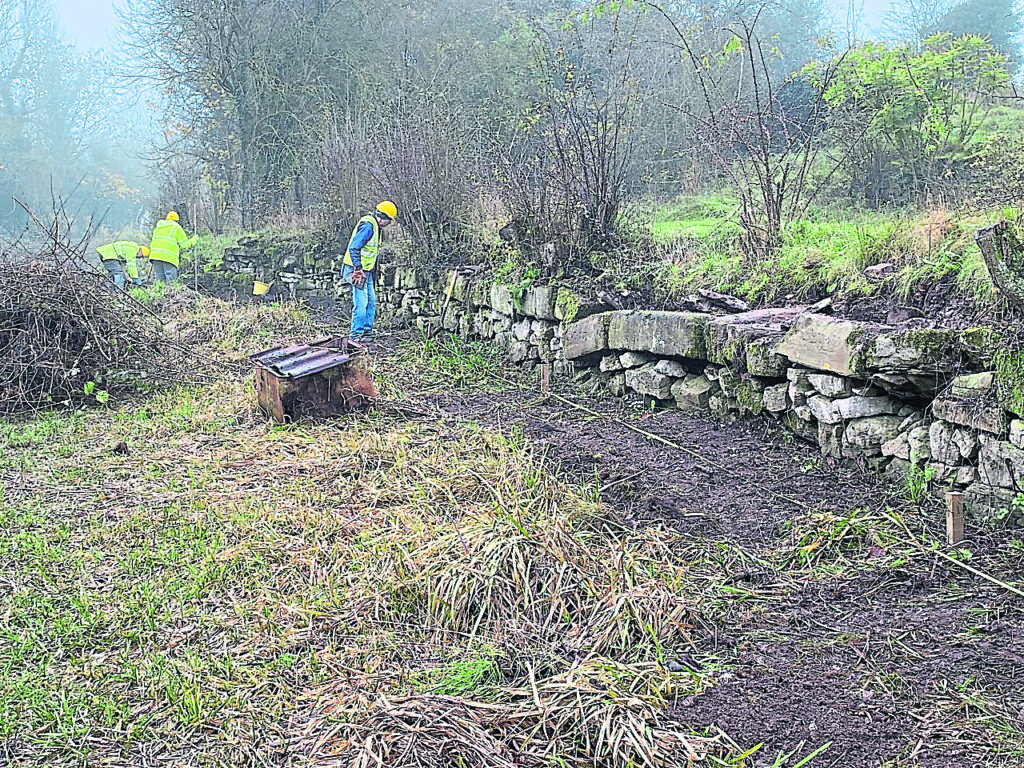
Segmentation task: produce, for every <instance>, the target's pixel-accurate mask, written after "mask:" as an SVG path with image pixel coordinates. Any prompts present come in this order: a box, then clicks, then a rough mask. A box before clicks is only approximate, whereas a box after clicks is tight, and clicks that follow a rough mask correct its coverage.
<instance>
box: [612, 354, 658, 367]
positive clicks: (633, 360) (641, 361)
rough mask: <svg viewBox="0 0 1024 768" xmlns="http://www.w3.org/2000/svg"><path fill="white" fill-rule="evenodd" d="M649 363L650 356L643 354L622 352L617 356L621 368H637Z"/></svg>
mask: <svg viewBox="0 0 1024 768" xmlns="http://www.w3.org/2000/svg"><path fill="white" fill-rule="evenodd" d="M649 362H651V356H650V355H647V354H644V353H643V352H623V353H622V354H621V355H619V365H620V366H622V367H623V368H639V367H640V366H641V365H647V363H649Z"/></svg>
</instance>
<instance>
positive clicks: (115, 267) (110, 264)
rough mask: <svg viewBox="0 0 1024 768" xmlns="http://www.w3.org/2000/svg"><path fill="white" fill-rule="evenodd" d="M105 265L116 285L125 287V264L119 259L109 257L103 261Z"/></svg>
mask: <svg viewBox="0 0 1024 768" xmlns="http://www.w3.org/2000/svg"><path fill="white" fill-rule="evenodd" d="M103 266H104V267H106V268H107V272H109V273H110V279H111V280H113V281H114V285H116V286H117V287H118V288H124V265H123V264H121V262H120V261H118V260H117V259H107V260H106V261H104V262H103Z"/></svg>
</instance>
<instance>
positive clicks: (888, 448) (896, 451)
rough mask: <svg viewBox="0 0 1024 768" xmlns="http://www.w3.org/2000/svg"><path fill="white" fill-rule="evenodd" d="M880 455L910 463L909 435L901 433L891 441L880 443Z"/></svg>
mask: <svg viewBox="0 0 1024 768" xmlns="http://www.w3.org/2000/svg"><path fill="white" fill-rule="evenodd" d="M882 455H883V456H892V457H894V458H897V459H902V460H903V461H910V435H909V433H907V432H901V433H900V434H898V435H896V437H894V438H893V439H892V440H888V441H886V442H884V443H882Z"/></svg>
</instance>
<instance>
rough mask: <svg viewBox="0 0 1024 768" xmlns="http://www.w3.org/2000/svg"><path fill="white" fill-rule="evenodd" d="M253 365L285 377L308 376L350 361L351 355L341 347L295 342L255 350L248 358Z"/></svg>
mask: <svg viewBox="0 0 1024 768" xmlns="http://www.w3.org/2000/svg"><path fill="white" fill-rule="evenodd" d="M249 359H250V360H252V362H253V363H254V364H255V365H258V366H260V367H261V368H266V369H267V370H269V371H271V372H272V373H274V374H276V375H278V376H281V377H283V378H287V379H296V378H300V377H302V376H309V375H310V374H313V373H319V372H320V371H326V370H328V369H329V368H334V367H336V366H339V365H344V364H345V363H348V362H351V360H352V355H350V354H349V353H348V352H347V351H344V350H343V349H333V348H331V347H326V346H311V345H309V344H296V345H294V346H290V347H274V348H273V349H268V350H266V351H264V352H257V353H256V354H255V355H252V356H251V357H250V358H249Z"/></svg>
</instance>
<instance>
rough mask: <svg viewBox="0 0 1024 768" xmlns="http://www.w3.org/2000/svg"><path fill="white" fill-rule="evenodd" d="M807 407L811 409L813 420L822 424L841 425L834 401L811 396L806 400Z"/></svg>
mask: <svg viewBox="0 0 1024 768" xmlns="http://www.w3.org/2000/svg"><path fill="white" fill-rule="evenodd" d="M807 407H808V408H810V409H811V413H813V414H814V418H815V419H817V420H818V421H820V422H822V423H823V424H841V423H842V421H843V417H842V415H841V414H840V413H839V408H838V407H837V406H836V403H835V401H833V400H830V399H829V398H827V397H825V396H824V395H812V396H811V397H809V398H807Z"/></svg>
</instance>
